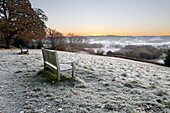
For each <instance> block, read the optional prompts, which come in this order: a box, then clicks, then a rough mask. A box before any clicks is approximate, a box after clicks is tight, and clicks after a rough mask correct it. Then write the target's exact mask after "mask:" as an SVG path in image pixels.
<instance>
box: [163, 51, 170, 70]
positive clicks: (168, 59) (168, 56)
mask: <svg viewBox="0 0 170 113" xmlns="http://www.w3.org/2000/svg"><path fill="white" fill-rule="evenodd" d="M164 62H165V65H166V66H168V67H170V49H169V50H168V52H167V53H166V57H165V60H164Z"/></svg>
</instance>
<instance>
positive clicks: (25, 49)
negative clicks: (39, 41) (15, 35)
mask: <svg viewBox="0 0 170 113" xmlns="http://www.w3.org/2000/svg"><path fill="white" fill-rule="evenodd" d="M19 47H20V49H21V54H23V53H24V54H26V53H28V48H26V47H22V46H21V45H19Z"/></svg>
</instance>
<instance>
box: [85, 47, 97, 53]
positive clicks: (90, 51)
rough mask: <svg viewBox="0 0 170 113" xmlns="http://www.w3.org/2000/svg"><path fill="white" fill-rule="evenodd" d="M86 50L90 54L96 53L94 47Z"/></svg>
mask: <svg viewBox="0 0 170 113" xmlns="http://www.w3.org/2000/svg"><path fill="white" fill-rule="evenodd" d="M85 51H86V52H87V53H89V54H95V51H94V49H92V48H89V49H86V50H85Z"/></svg>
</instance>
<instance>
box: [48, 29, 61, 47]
mask: <svg viewBox="0 0 170 113" xmlns="http://www.w3.org/2000/svg"><path fill="white" fill-rule="evenodd" d="M47 35H48V39H49V40H50V43H51V48H52V49H56V47H57V44H58V43H59V41H60V40H61V39H62V37H63V34H62V33H60V32H58V31H56V30H54V29H51V28H48V29H47Z"/></svg>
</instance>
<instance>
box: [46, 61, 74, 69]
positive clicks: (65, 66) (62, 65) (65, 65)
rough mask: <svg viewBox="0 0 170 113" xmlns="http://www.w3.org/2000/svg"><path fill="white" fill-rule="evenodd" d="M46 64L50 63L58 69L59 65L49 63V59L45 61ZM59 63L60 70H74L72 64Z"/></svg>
mask: <svg viewBox="0 0 170 113" xmlns="http://www.w3.org/2000/svg"><path fill="white" fill-rule="evenodd" d="M45 64H46V65H48V66H50V67H51V68H53V69H55V70H57V67H56V66H54V65H53V64H51V63H49V62H47V61H45ZM59 65H60V70H61V71H67V70H72V66H70V65H67V64H59Z"/></svg>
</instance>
